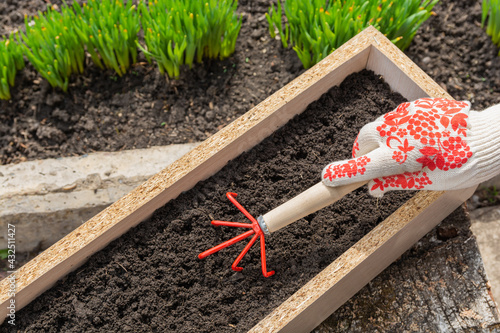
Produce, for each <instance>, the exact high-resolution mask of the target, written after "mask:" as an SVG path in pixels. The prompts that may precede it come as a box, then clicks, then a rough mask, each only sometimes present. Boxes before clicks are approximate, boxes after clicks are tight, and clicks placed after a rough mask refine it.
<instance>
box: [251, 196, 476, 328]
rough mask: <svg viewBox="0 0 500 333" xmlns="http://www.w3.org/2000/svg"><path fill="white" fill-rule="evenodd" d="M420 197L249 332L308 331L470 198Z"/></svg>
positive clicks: (345, 253)
mask: <svg viewBox="0 0 500 333" xmlns="http://www.w3.org/2000/svg"><path fill="white" fill-rule="evenodd" d="M475 189H476V186H474V187H471V188H468V189H465V190H455V191H447V192H430V191H424V192H419V193H417V195H415V196H414V197H413V198H412V199H410V200H409V201H408V202H407V204H405V205H403V206H401V207H400V208H399V209H398V210H396V212H394V213H393V214H392V215H391V216H389V217H388V218H387V219H386V220H384V221H383V222H382V223H381V224H379V225H378V226H377V227H375V228H374V229H373V230H372V231H371V232H370V233H368V234H367V235H366V236H364V237H363V238H362V239H361V240H360V241H359V242H357V243H356V244H355V245H354V246H352V247H351V248H350V249H349V250H347V251H346V252H344V254H342V256H340V257H339V258H337V259H336V260H335V261H334V262H333V263H331V264H330V265H329V266H328V267H327V268H325V269H324V270H323V271H322V272H321V273H320V274H318V275H316V276H315V277H314V278H313V279H312V280H311V281H309V282H308V283H307V284H306V285H305V286H303V287H302V288H301V289H300V290H299V291H297V292H296V293H295V294H294V295H292V296H291V297H290V298H289V299H288V300H287V301H286V302H284V303H282V304H281V305H280V306H279V307H278V308H277V309H276V310H274V311H273V312H272V313H271V314H270V315H269V316H267V317H266V318H265V319H264V320H262V321H261V322H260V323H259V324H257V325H256V326H255V327H254V328H252V330H251V331H250V332H255V333H256V332H280V333H285V332H310V331H311V330H312V329H314V328H315V327H316V326H318V325H319V324H320V323H321V322H322V321H323V320H325V319H326V318H327V317H328V316H329V315H331V314H332V313H333V312H334V311H335V310H337V309H338V308H339V307H340V306H341V305H342V304H344V303H345V302H346V301H347V300H348V299H349V298H351V297H352V296H354V294H356V293H357V292H358V291H359V290H360V289H361V288H362V287H363V286H365V285H366V284H367V283H368V282H370V281H371V280H372V279H373V278H375V277H376V276H377V275H378V274H379V273H381V272H382V271H383V270H384V269H385V268H386V267H388V266H389V265H390V264H391V263H392V262H393V261H395V260H396V259H397V258H398V257H399V256H400V255H401V254H402V253H404V252H405V251H406V250H408V249H409V248H410V247H411V246H412V245H413V244H414V243H415V242H417V241H418V240H419V239H420V238H421V237H423V236H424V235H425V234H426V233H427V232H429V230H431V229H432V228H433V227H435V226H436V225H437V224H439V222H440V221H442V220H443V219H444V218H445V217H446V216H448V215H449V214H450V213H451V212H453V210H455V209H456V208H457V207H459V206H460V205H461V204H462V203H463V202H464V201H465V200H467V199H468V198H469V197H470V196H472V194H473V193H474V191H475Z"/></svg>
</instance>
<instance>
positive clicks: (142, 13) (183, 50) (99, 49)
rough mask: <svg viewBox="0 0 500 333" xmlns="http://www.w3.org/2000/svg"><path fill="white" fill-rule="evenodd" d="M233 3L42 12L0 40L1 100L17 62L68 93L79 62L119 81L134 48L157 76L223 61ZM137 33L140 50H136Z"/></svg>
mask: <svg viewBox="0 0 500 333" xmlns="http://www.w3.org/2000/svg"><path fill="white" fill-rule="evenodd" d="M237 4H238V1H237V0H205V1H193V0H151V1H149V2H147V3H146V2H145V1H143V0H141V1H139V3H138V6H137V8H136V6H135V5H133V4H132V1H130V0H128V1H127V0H89V1H88V2H86V3H84V4H83V5H79V4H78V3H77V2H76V1H75V2H74V3H73V5H72V6H68V5H66V4H64V5H63V6H62V8H61V10H60V11H59V10H56V9H55V8H54V7H49V8H48V10H47V11H46V12H44V13H42V12H38V15H36V16H34V17H25V32H18V33H16V34H15V35H14V34H11V35H10V36H9V37H8V38H4V39H3V40H0V69H1V70H0V99H9V98H10V89H9V87H11V86H13V85H14V77H15V75H16V72H17V70H20V69H22V68H23V67H24V60H23V55H25V56H26V58H27V59H28V61H29V62H30V63H31V64H32V65H33V67H34V68H35V69H36V70H37V71H38V72H39V73H40V75H41V76H42V77H43V78H45V79H46V80H47V81H48V82H49V83H50V84H51V85H52V86H53V87H58V88H61V89H62V90H63V91H67V89H68V83H69V78H70V76H71V75H72V74H74V73H82V72H83V70H84V65H85V54H86V52H88V54H89V55H90V58H91V59H92V62H93V63H94V64H95V65H96V66H98V67H100V68H102V69H105V68H107V69H112V70H114V71H115V72H116V73H117V74H118V75H119V76H122V75H123V74H124V73H126V72H127V70H128V69H129V68H130V66H131V65H132V64H134V63H135V62H136V61H137V50H138V48H140V49H141V50H142V51H143V52H144V54H145V55H146V58H147V60H148V61H149V62H151V61H152V60H154V61H155V62H156V63H157V64H158V68H159V70H160V71H161V73H166V74H167V75H168V76H169V77H171V78H177V77H178V76H179V69H180V67H181V66H183V65H188V66H189V67H191V66H192V64H193V61H195V60H196V61H198V62H201V61H202V59H204V58H220V59H223V58H226V57H229V56H230V55H231V54H232V53H233V52H234V49H235V44H236V39H237V37H238V34H239V31H240V28H241V16H240V17H238V16H237V15H236V13H235V11H236V7H237ZM141 27H142V30H143V31H144V41H145V45H140V44H139V42H138V34H139V31H140V30H141Z"/></svg>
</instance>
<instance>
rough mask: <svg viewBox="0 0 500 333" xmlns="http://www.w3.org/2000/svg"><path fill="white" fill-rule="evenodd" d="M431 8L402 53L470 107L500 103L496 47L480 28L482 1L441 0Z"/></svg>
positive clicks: (499, 62)
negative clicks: (432, 14) (469, 103)
mask: <svg viewBox="0 0 500 333" xmlns="http://www.w3.org/2000/svg"><path fill="white" fill-rule="evenodd" d="M433 11H434V12H435V13H436V15H435V16H431V17H430V18H429V19H428V20H427V21H426V22H425V23H424V24H423V25H422V27H420V29H419V30H418V32H417V34H416V36H415V39H413V42H412V43H411V45H410V47H409V48H408V49H407V50H406V52H405V53H406V54H407V55H408V56H409V57H410V58H411V60H413V61H414V62H415V63H416V64H417V65H418V66H419V67H420V68H422V69H423V70H424V72H426V73H427V74H428V75H429V76H430V77H432V79H433V80H434V81H436V82H437V83H439V84H440V85H441V86H442V87H443V88H444V89H445V90H446V91H448V93H449V94H450V95H451V96H452V97H453V98H455V99H458V100H469V101H471V102H472V109H474V110H483V109H485V108H487V107H489V106H491V105H494V104H498V103H500V57H499V56H498V51H499V49H498V47H497V46H495V45H494V44H493V42H492V41H491V37H490V36H488V35H487V34H486V32H485V31H484V29H483V28H481V1H479V0H474V1H471V0H440V1H439V3H438V4H437V5H436V6H435V7H434V10H433Z"/></svg>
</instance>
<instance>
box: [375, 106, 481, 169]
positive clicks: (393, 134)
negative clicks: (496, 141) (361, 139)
mask: <svg viewBox="0 0 500 333" xmlns="http://www.w3.org/2000/svg"><path fill="white" fill-rule="evenodd" d="M411 104H413V108H414V112H413V113H410V112H409V110H408V108H409V106H410V105H411ZM465 107H467V103H465V102H462V101H454V100H446V99H442V98H421V99H418V100H416V101H414V102H413V103H403V104H400V105H399V106H398V107H397V109H396V110H394V111H392V112H389V113H387V114H385V115H384V116H383V118H384V120H383V123H382V124H381V125H380V126H378V127H377V131H378V132H379V134H380V136H381V137H382V138H386V145H387V147H389V148H391V149H393V150H394V151H393V155H392V159H394V160H395V161H396V162H397V163H399V164H403V163H405V162H406V160H407V158H408V155H407V153H408V152H410V151H412V150H413V149H414V148H415V144H421V145H424V147H423V148H421V149H419V152H420V153H421V154H422V156H421V157H420V158H418V159H417V160H416V161H417V162H418V163H420V164H422V168H424V167H428V168H429V170H431V171H433V170H434V169H436V168H438V169H440V170H444V171H447V170H449V169H455V168H460V167H461V166H462V165H463V164H464V163H466V162H467V161H468V159H469V158H470V157H471V156H472V152H471V151H470V147H469V146H468V144H467V141H466V140H465V138H466V137H467V118H468V116H467V115H466V114H465V113H461V112H460V111H462V109H463V108H465ZM408 134H409V136H410V137H411V138H413V140H412V141H416V142H413V143H412V144H410V143H409V141H408V138H407V135H408ZM403 139H404V141H403Z"/></svg>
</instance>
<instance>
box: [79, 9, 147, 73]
mask: <svg viewBox="0 0 500 333" xmlns="http://www.w3.org/2000/svg"><path fill="white" fill-rule="evenodd" d="M73 9H74V12H75V13H76V16H77V20H76V21H75V28H76V31H77V33H78V36H79V38H80V39H81V40H82V41H83V42H84V43H85V45H86V47H87V51H88V52H89V54H90V55H91V57H92V61H93V62H94V64H96V65H97V66H98V67H100V68H101V69H105V68H109V69H114V70H115V72H116V73H117V74H118V75H119V76H122V75H123V74H125V73H126V72H127V70H128V69H129V68H130V66H131V65H132V64H134V63H135V62H136V61H137V34H138V33H139V30H140V21H139V14H138V13H137V10H136V8H135V6H134V5H132V1H126V4H125V3H124V1H123V0H100V1H96V0H89V1H88V3H86V4H84V5H83V6H80V5H79V4H78V3H77V2H74V3H73Z"/></svg>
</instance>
